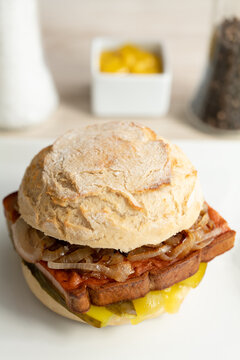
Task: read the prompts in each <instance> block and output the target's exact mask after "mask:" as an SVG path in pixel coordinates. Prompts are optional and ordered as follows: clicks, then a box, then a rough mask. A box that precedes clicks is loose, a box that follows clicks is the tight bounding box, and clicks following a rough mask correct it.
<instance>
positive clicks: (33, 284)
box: [22, 263, 164, 326]
mask: <svg viewBox="0 0 240 360" xmlns="http://www.w3.org/2000/svg"><path fill="white" fill-rule="evenodd" d="M22 272H23V275H24V278H25V280H26V282H27V284H28V286H29V288H30V290H31V291H32V292H33V294H34V295H35V296H36V297H37V299H38V300H40V301H41V303H42V304H43V305H45V306H46V307H47V308H49V309H50V310H52V311H53V312H55V313H57V314H58V315H61V316H63V317H66V318H68V319H71V320H75V321H79V322H81V323H85V321H84V320H82V319H81V318H79V317H78V316H77V315H75V314H74V313H72V312H71V311H68V310H67V309H66V308H65V307H64V306H62V305H61V304H59V303H58V302H57V301H56V300H55V299H54V298H53V297H51V296H50V295H49V294H48V293H47V292H46V291H45V290H44V289H43V288H42V287H41V285H40V284H39V282H38V281H37V280H36V278H35V277H34V276H33V275H32V273H31V271H30V270H29V269H28V267H27V266H26V265H24V263H22ZM163 313H164V309H162V308H161V309H160V310H158V311H156V312H155V313H154V314H151V315H148V316H146V317H145V318H144V320H147V319H153V318H156V317H158V316H159V315H161V314H163ZM123 324H131V320H130V319H129V318H126V317H123V316H116V315H114V314H113V316H112V318H111V319H110V320H109V321H108V323H107V326H116V325H123Z"/></svg>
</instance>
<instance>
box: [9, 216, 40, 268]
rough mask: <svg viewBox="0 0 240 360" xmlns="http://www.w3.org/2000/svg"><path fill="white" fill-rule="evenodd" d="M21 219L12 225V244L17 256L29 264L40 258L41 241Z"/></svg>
mask: <svg viewBox="0 0 240 360" xmlns="http://www.w3.org/2000/svg"><path fill="white" fill-rule="evenodd" d="M32 230H34V229H32V228H31V227H30V226H29V225H28V224H27V223H26V222H25V221H24V220H23V219H22V218H21V217H19V218H18V219H17V221H16V222H15V223H14V224H13V225H12V233H13V242H14V246H15V248H16V250H17V252H18V254H19V255H20V256H21V257H22V258H23V259H24V260H25V261H28V262H30V263H35V262H37V261H39V260H41V258H42V253H43V248H42V247H41V240H40V239H39V237H37V236H36V233H35V231H32Z"/></svg>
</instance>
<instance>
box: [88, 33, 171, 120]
mask: <svg viewBox="0 0 240 360" xmlns="http://www.w3.org/2000/svg"><path fill="white" fill-rule="evenodd" d="M171 83H172V72H171V68H170V62H169V57H168V53H167V50H166V46H165V45H164V44H163V43H162V42H160V41H156V40H155V41H154V40H153V41H152V40H145V41H140V40H131V41H130V42H129V40H124V39H122V40H115V39H112V38H96V39H94V40H93V42H92V50H91V107H92V112H93V113H94V114H95V115H97V116H104V117H106V116H111V117H113V116H117V117H119V116H121V117H124V116H126V117H128V118H129V117H143V116H144V117H145V116H152V117H159V116H163V115H166V113H167V111H168V108H169V103H170V93H171Z"/></svg>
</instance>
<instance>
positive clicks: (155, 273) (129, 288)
mask: <svg viewBox="0 0 240 360" xmlns="http://www.w3.org/2000/svg"><path fill="white" fill-rule="evenodd" d="M234 240H235V231H233V230H229V231H227V232H225V233H223V234H221V235H219V236H218V237H216V239H215V240H213V241H212V243H211V244H210V245H208V246H206V247H205V248H204V249H202V250H198V251H194V252H193V253H191V254H189V255H188V256H186V257H185V258H184V259H182V260H179V261H177V262H176V263H174V264H172V265H170V266H167V267H165V268H163V269H155V270H152V271H150V272H149V273H144V274H143V275H141V276H139V277H136V278H132V279H129V280H127V281H125V282H123V283H118V282H114V283H108V284H105V285H102V286H89V287H81V288H79V289H77V290H73V291H68V292H67V291H66V290H63V291H62V294H63V295H64V297H65V300H66V303H67V305H68V307H69V309H70V310H71V311H74V312H86V311H88V310H89V308H90V305H91V304H93V305H98V306H105V305H109V304H113V303H116V302H119V301H123V300H133V299H137V298H140V297H143V296H145V295H146V294H147V293H148V292H149V291H151V290H162V289H166V288H168V287H170V286H172V285H174V284H176V283H177V282H179V281H182V280H185V279H187V278H188V277H190V276H192V275H194V274H195V273H196V272H197V271H198V268H199V265H200V262H208V261H210V260H212V259H213V258H214V257H216V256H218V255H221V254H223V253H224V252H225V251H228V250H230V249H231V248H232V247H233V245H234ZM37 265H38V266H37V267H38V268H39V269H40V270H43V273H45V274H46V270H45V269H42V266H41V265H40V264H37ZM44 270H45V271H44ZM51 277H52V275H51V274H50V273H48V278H49V280H51ZM55 281H56V280H55ZM59 285H60V284H59Z"/></svg>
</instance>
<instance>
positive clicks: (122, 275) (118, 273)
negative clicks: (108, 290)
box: [48, 261, 133, 282]
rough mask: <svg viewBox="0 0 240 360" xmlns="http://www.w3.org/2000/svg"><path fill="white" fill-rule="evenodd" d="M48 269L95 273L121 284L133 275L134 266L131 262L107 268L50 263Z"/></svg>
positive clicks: (93, 265) (87, 264)
mask: <svg viewBox="0 0 240 360" xmlns="http://www.w3.org/2000/svg"><path fill="white" fill-rule="evenodd" d="M48 267H49V268H50V269H64V270H67V269H78V270H84V271H95V272H99V273H101V274H103V275H105V276H107V277H109V278H111V279H114V280H116V281H119V282H122V281H125V280H126V279H127V278H128V276H129V275H130V274H132V273H133V270H132V266H131V264H130V263H129V262H123V263H121V264H118V265H113V266H112V267H107V266H105V265H102V264H96V263H95V264H94V263H93V264H90V263H59V262H52V261H49V262H48Z"/></svg>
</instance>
